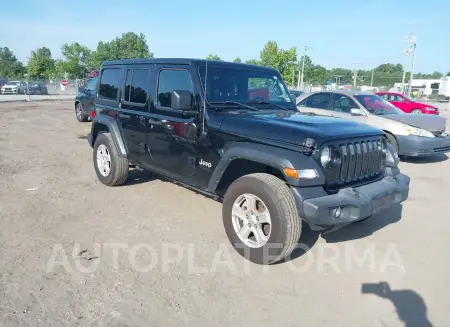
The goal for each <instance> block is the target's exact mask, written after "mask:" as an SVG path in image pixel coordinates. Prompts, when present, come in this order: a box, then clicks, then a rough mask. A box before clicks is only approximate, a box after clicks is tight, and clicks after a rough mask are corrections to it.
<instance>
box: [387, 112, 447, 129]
mask: <svg viewBox="0 0 450 327" xmlns="http://www.w3.org/2000/svg"><path fill="white" fill-rule="evenodd" d="M382 117H383V118H387V119H391V120H395V121H399V122H402V123H404V124H407V125H410V126H413V127H418V128H422V129H425V130H427V131H430V132H434V133H436V132H439V133H440V132H443V131H445V126H446V122H447V119H446V118H443V117H441V116H438V115H412V114H402V115H386V116H382Z"/></svg>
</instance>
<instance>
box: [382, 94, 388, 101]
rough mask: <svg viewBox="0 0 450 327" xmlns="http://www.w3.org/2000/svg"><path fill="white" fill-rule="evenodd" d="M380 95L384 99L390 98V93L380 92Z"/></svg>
mask: <svg viewBox="0 0 450 327" xmlns="http://www.w3.org/2000/svg"><path fill="white" fill-rule="evenodd" d="M380 97H381V98H383V99H384V100H389V95H388V94H380Z"/></svg>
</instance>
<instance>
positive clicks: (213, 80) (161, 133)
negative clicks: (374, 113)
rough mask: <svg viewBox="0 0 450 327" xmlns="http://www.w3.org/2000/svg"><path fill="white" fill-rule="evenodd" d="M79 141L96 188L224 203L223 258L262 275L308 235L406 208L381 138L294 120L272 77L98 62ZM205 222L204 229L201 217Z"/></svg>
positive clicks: (236, 69)
mask: <svg viewBox="0 0 450 327" xmlns="http://www.w3.org/2000/svg"><path fill="white" fill-rule="evenodd" d="M95 92H96V96H95V102H94V108H95V117H94V118H93V122H92V130H91V133H90V134H89V135H88V140H89V144H90V145H91V146H92V147H93V162H94V166H95V170H96V172H97V176H98V178H99V179H100V181H101V182H102V183H103V184H105V185H109V186H114V185H120V184H123V183H124V182H125V180H126V179H127V175H128V170H129V167H130V166H138V167H141V168H143V169H148V170H151V171H153V172H155V173H157V174H160V175H163V176H165V177H167V178H170V179H172V180H175V181H178V182H179V183H181V184H183V185H185V186H187V187H189V188H192V189H195V190H197V191H200V192H202V193H205V194H207V195H210V196H212V197H214V198H216V199H219V200H222V201H223V209H222V215H223V223H224V227H225V231H226V233H227V236H228V238H229V240H230V242H231V243H232V245H233V246H234V248H235V249H236V250H237V251H238V252H239V253H240V254H241V255H243V256H245V257H246V258H248V259H249V260H251V261H252V262H255V263H260V264H270V263H274V262H277V261H280V260H282V259H284V258H285V257H287V256H289V254H290V253H291V252H292V250H293V249H294V248H295V247H296V245H297V243H298V241H299V239H300V234H301V230H302V221H305V222H306V223H308V224H309V226H310V227H311V228H312V229H313V230H316V231H324V230H328V231H329V230H334V229H338V228H340V227H342V226H344V225H347V224H350V223H353V222H356V221H360V220H363V219H365V218H368V217H370V216H371V215H372V214H373V213H375V212H378V211H380V210H382V209H386V208H388V207H390V206H392V205H393V204H396V203H400V202H403V201H404V200H406V198H407V197H408V191H409V177H408V176H406V175H403V174H401V173H400V170H399V169H398V167H397V165H398V157H397V154H396V153H395V152H394V150H393V148H392V146H391V145H390V144H388V143H387V140H386V137H385V135H384V134H383V132H382V131H381V130H378V129H375V128H372V127H370V126H367V125H363V124H358V123H355V122H351V121H347V120H343V119H339V118H332V117H323V116H314V115H310V114H303V113H301V112H298V111H297V109H296V106H295V103H294V102H293V100H292V97H291V96H290V94H289V91H288V89H287V88H286V85H285V83H284V82H283V80H282V77H281V76H280V74H279V73H278V72H277V71H276V70H275V69H272V68H268V67H260V66H253V65H245V64H236V63H229V62H222V61H205V60H192V59H133V60H118V61H108V62H104V63H103V65H102V67H101V70H100V77H99V83H98V86H97V90H96V91H95ZM205 219H206V218H205Z"/></svg>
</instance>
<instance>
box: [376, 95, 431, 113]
mask: <svg viewBox="0 0 450 327" xmlns="http://www.w3.org/2000/svg"><path fill="white" fill-rule="evenodd" d="M376 94H377V95H379V96H380V97H382V98H383V99H385V100H387V101H389V102H390V103H392V104H393V105H394V106H396V107H397V108H399V109H400V110H401V111H403V112H406V113H407V114H429V115H439V109H438V108H436V107H434V106H432V105H430V104H425V103H420V102H417V101H416V100H414V99H413V98H411V97H408V96H407V95H404V94H402V93H397V92H376Z"/></svg>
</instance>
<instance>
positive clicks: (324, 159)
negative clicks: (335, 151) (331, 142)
mask: <svg viewBox="0 0 450 327" xmlns="http://www.w3.org/2000/svg"><path fill="white" fill-rule="evenodd" d="M330 161H331V149H330V148H329V147H328V146H324V147H323V149H322V152H321V153H320V163H321V164H322V167H326V166H327V165H328V164H329V163H330Z"/></svg>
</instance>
